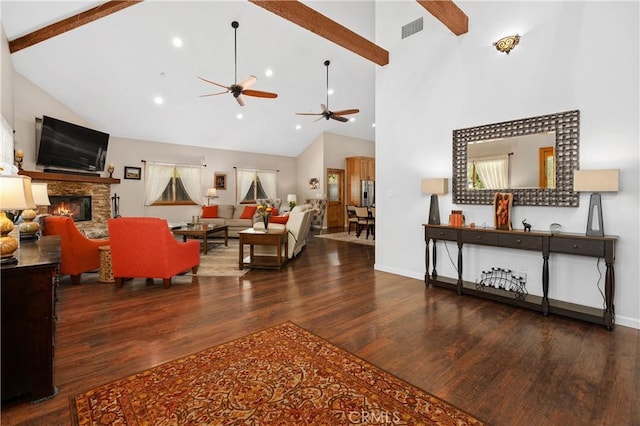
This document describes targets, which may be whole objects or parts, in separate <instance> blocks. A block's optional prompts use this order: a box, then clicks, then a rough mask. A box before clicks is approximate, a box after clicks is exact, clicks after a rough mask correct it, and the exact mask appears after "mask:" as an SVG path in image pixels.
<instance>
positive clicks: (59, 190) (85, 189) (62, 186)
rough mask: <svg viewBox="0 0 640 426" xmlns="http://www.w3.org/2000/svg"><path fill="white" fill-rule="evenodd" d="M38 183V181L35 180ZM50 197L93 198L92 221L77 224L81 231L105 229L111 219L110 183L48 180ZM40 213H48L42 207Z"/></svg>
mask: <svg viewBox="0 0 640 426" xmlns="http://www.w3.org/2000/svg"><path fill="white" fill-rule="evenodd" d="M33 181H34V182H38V180H37V179H34V180H33ZM41 182H47V183H48V184H49V185H48V192H49V196H51V195H55V196H62V197H65V196H69V195H82V196H87V195H88V196H91V220H87V221H83V222H76V225H77V226H78V229H80V230H81V231H83V232H85V231H90V230H95V229H96V228H99V229H101V228H102V229H104V228H106V227H107V220H109V218H110V217H111V185H110V184H109V183H88V182H66V181H54V180H47V181H41ZM38 213H47V208H46V207H40V208H39V209H38Z"/></svg>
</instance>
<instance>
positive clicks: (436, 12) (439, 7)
mask: <svg viewBox="0 0 640 426" xmlns="http://www.w3.org/2000/svg"><path fill="white" fill-rule="evenodd" d="M416 1H417V2H418V3H420V5H421V6H422V7H424V8H425V9H427V11H428V12H429V13H430V14H432V15H433V16H434V17H435V18H436V19H437V20H438V21H440V22H442V23H443V24H444V25H445V26H446V27H447V28H449V29H450V30H451V31H452V32H453V33H454V34H455V35H462V34H465V33H467V32H469V17H468V16H467V15H465V13H464V12H463V11H462V10H460V8H459V7H458V6H456V4H455V3H454V2H453V0H416Z"/></svg>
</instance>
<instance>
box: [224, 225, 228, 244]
mask: <svg viewBox="0 0 640 426" xmlns="http://www.w3.org/2000/svg"><path fill="white" fill-rule="evenodd" d="M224 246H225V247H227V246H229V228H225V229H224Z"/></svg>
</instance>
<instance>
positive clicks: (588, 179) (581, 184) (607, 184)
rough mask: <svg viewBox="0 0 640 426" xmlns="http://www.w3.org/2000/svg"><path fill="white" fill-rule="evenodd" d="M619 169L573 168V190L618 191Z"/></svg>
mask: <svg viewBox="0 0 640 426" xmlns="http://www.w3.org/2000/svg"><path fill="white" fill-rule="evenodd" d="M619 172H620V171H619V169H606V170H574V171H573V190H574V191H576V192H618V175H619Z"/></svg>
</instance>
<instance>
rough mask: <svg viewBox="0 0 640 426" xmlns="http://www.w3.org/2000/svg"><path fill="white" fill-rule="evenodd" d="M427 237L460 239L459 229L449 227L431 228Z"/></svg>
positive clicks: (449, 239) (448, 239)
mask: <svg viewBox="0 0 640 426" xmlns="http://www.w3.org/2000/svg"><path fill="white" fill-rule="evenodd" d="M427 234H428V235H427V238H433V239H434V240H447V241H458V230H457V229H449V228H429V229H428V231H427Z"/></svg>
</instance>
